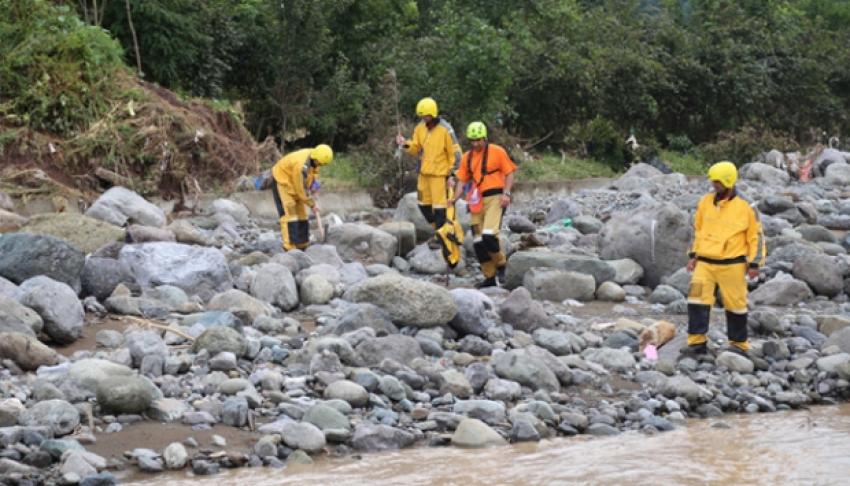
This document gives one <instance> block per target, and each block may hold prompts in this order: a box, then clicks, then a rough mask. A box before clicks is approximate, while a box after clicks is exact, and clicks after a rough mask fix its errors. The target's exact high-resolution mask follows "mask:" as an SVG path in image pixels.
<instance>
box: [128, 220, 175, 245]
mask: <svg viewBox="0 0 850 486" xmlns="http://www.w3.org/2000/svg"><path fill="white" fill-rule="evenodd" d="M153 241H177V237H176V236H175V235H174V232H173V231H171V230H170V229H168V228H156V227H153V226H142V225H139V224H131V225H130V226H129V227H128V228H127V242H128V243H150V242H153Z"/></svg>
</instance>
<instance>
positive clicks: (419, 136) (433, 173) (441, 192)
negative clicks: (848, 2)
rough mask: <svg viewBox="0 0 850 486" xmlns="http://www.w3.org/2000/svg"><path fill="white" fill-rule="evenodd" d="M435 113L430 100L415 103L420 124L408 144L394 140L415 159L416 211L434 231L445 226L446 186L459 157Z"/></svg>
mask: <svg viewBox="0 0 850 486" xmlns="http://www.w3.org/2000/svg"><path fill="white" fill-rule="evenodd" d="M438 113H439V112H438V111H437V102H436V101H434V99H433V98H423V99H421V100H419V103H418V104H417V105H416V116H418V117H419V118H420V119H421V121H420V123H419V124H417V125H416V128H414V129H413V136H412V137H411V138H410V140H406V139H405V138H404V136H403V135H401V134H399V135H398V136H397V137H396V143H397V144H398V145H399V146H401V147H403V148H404V149H405V150H406V151H407V153H409V154H410V155H412V156H414V157H417V158H418V159H419V178H418V179H417V181H416V191H417V193H418V199H419V201H418V202H419V210H420V211H421V212H422V215H423V216H424V217H425V219H426V220H427V221H428V222H429V223H431V225H433V226H434V229H439V228H441V227H442V226H443V225H444V224H445V223H446V205H447V200H448V191H447V183H448V179H449V178H450V177H451V175H452V174H453V173H454V171H455V169H457V166H458V164H459V163H460V155H461V150H460V144H459V143H458V141H457V136H456V135H455V131H454V129H452V126H451V125H450V124H449V122H447V121H446V120H444V119H442V118H440V117H439V116H438Z"/></svg>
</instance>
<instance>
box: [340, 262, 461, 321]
mask: <svg viewBox="0 0 850 486" xmlns="http://www.w3.org/2000/svg"><path fill="white" fill-rule="evenodd" d="M345 300H348V301H351V302H368V303H371V304H375V305H377V306H378V307H380V308H382V309H384V310H385V311H387V312H388V313H389V314H390V316H391V317H392V319H393V322H395V323H397V324H405V325H411V326H417V327H431V326H438V325H443V324H446V323H448V322H450V321H451V320H452V319H453V318H454V317H455V315H456V314H457V306H456V305H455V303H454V300H453V299H452V297H451V294H450V293H449V291H448V290H446V289H445V288H443V287H440V286H437V285H434V284H432V283H428V282H422V281H418V280H414V279H411V278H407V277H402V276H400V275H394V274H383V275H379V276H377V277H373V278H370V279H368V280H364V281H363V282H360V283H359V284H357V285H355V286H354V287H352V288H351V289H349V290H348V291H347V292H346V294H345Z"/></svg>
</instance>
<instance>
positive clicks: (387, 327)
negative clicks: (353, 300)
mask: <svg viewBox="0 0 850 486" xmlns="http://www.w3.org/2000/svg"><path fill="white" fill-rule="evenodd" d="M363 327H370V328H372V329H374V330H375V334H377V335H379V336H380V335H387V334H398V328H397V327H396V326H395V325H394V324H393V321H392V319H391V318H390V315H389V314H388V313H387V312H386V311H385V310H383V309H381V308H380V307H378V306H376V305H372V304H351V305H349V306H348V307H346V308H345V312H343V314H342V316H340V318H339V319H338V320H336V321H335V322H334V323H333V324H331V325H330V326H328V332H331V333H333V334H338V335H342V334H345V333H348V332H351V331H356V330H357V329H360V328H363Z"/></svg>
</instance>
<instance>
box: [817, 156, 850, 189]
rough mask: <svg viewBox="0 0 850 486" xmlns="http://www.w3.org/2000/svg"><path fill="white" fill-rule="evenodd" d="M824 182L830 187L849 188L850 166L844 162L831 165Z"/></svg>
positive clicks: (827, 169)
mask: <svg viewBox="0 0 850 486" xmlns="http://www.w3.org/2000/svg"><path fill="white" fill-rule="evenodd" d="M823 180H824V182H825V183H826V184H827V185H830V186H836V187H847V185H848V184H850V165H848V164H847V163H846V162H844V161H843V160H842V161H841V162H838V163H834V164H830V165H829V167H827V168H826V175H825V177H824V178H823Z"/></svg>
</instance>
